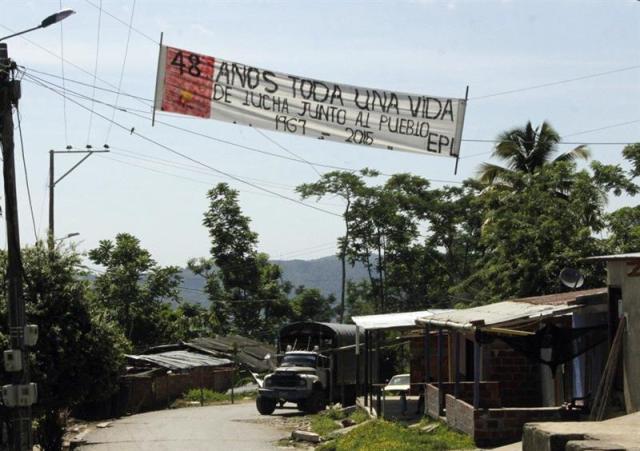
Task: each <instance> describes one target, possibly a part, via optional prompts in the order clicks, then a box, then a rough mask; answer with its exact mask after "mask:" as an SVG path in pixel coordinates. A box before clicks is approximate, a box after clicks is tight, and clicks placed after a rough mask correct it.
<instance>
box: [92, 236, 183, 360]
mask: <svg viewBox="0 0 640 451" xmlns="http://www.w3.org/2000/svg"><path fill="white" fill-rule="evenodd" d="M89 258H90V259H91V261H92V262H93V263H96V264H98V265H102V266H103V267H104V268H105V272H104V273H102V274H100V275H98V276H97V277H96V279H95V281H94V290H95V296H96V301H97V304H98V305H99V306H100V307H101V308H102V309H103V310H104V312H105V314H106V315H108V316H109V317H110V318H112V319H113V320H114V321H115V322H116V323H117V324H118V325H119V326H120V328H121V329H122V331H123V333H124V334H125V336H126V337H127V339H128V340H129V341H130V342H131V343H132V344H133V346H134V347H135V348H137V349H144V348H146V347H149V346H153V345H157V344H162V343H164V342H166V341H170V340H171V339H173V338H174V336H173V329H172V328H173V324H172V323H171V322H170V321H168V319H169V317H170V312H171V306H170V304H169V302H171V301H172V302H175V303H179V302H180V301H181V297H180V291H179V285H180V282H181V278H180V276H179V268H177V267H175V266H166V267H162V266H159V265H158V264H156V262H155V260H154V259H153V258H152V257H151V254H150V253H149V251H148V250H146V249H144V248H142V247H141V246H140V240H138V238H136V237H134V236H133V235H130V234H128V233H120V234H118V235H116V238H115V242H114V241H111V240H102V241H100V243H99V246H98V247H97V248H96V249H92V250H90V251H89Z"/></svg>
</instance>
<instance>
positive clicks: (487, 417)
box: [445, 395, 576, 446]
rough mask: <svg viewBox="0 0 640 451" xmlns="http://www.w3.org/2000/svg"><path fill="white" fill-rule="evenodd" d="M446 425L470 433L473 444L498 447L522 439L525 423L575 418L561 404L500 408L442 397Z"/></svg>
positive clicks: (451, 397) (449, 396)
mask: <svg viewBox="0 0 640 451" xmlns="http://www.w3.org/2000/svg"><path fill="white" fill-rule="evenodd" d="M445 402H446V408H447V424H448V425H449V426H450V427H452V428H454V429H456V430H458V431H460V432H463V433H465V434H468V435H470V436H471V437H472V438H473V440H474V441H475V443H476V445H477V446H499V445H504V444H507V443H512V442H517V441H519V440H521V438H522V430H523V426H524V425H525V423H529V422H537V421H568V420H572V419H576V418H573V417H572V415H573V414H572V412H568V411H566V410H565V409H563V408H562V407H538V408H523V407H504V408H491V409H477V410H474V409H473V406H472V405H471V404H469V403H467V402H465V401H464V400H461V399H456V398H454V397H453V396H451V395H446V396H445Z"/></svg>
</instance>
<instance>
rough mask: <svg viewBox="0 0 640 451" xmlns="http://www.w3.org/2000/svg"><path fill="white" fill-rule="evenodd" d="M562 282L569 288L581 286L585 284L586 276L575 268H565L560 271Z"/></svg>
mask: <svg viewBox="0 0 640 451" xmlns="http://www.w3.org/2000/svg"><path fill="white" fill-rule="evenodd" d="M560 282H562V284H563V285H564V286H566V287H569V288H573V289H575V288H580V287H581V286H582V285H584V276H583V275H582V274H581V273H580V271H578V270H577V269H574V268H564V269H563V270H562V271H560Z"/></svg>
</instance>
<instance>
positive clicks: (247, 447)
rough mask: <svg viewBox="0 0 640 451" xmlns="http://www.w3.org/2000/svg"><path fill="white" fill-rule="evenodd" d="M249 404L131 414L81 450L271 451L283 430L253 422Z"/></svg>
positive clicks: (100, 432)
mask: <svg viewBox="0 0 640 451" xmlns="http://www.w3.org/2000/svg"><path fill="white" fill-rule="evenodd" d="M259 416H260V415H259V414H258V412H256V408H255V404H254V403H242V404H235V405H220V406H208V407H189V408H183V409H172V410H161V411H157V412H148V413H142V414H139V415H132V416H130V417H125V418H122V419H120V420H116V421H114V422H113V423H112V424H111V426H110V427H108V428H104V429H96V430H94V431H92V432H90V433H89V434H87V435H86V437H85V439H86V440H87V445H84V446H82V447H81V448H80V449H81V450H83V451H106V450H113V451H115V450H118V451H133V450H136V451H137V450H158V451H174V450H175V451H177V450H180V451H182V450H189V451H200V450H202V451H204V450H207V451H209V450H225V451H226V450H229V451H231V450H233V451H267V450H269V451H273V450H275V449H277V447H276V445H275V442H276V441H277V440H278V439H280V438H283V437H284V436H286V434H287V433H286V432H285V431H283V430H278V429H276V428H275V427H273V426H271V425H268V424H264V421H263V422H261V423H259V422H257V421H256V420H258V418H259Z"/></svg>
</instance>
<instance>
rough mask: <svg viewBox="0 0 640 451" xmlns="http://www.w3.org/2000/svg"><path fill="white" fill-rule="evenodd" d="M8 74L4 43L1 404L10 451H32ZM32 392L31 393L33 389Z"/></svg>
mask: <svg viewBox="0 0 640 451" xmlns="http://www.w3.org/2000/svg"><path fill="white" fill-rule="evenodd" d="M11 72H12V69H11V61H10V60H9V55H8V50H7V44H5V43H0V134H1V135H2V158H3V165H2V172H3V176H4V196H5V211H4V215H5V218H6V221H7V257H8V258H7V259H8V262H7V287H8V303H7V307H8V313H9V345H10V349H9V350H7V351H5V352H4V361H5V368H6V369H7V371H9V374H11V382H12V384H10V385H5V386H3V387H2V396H3V401H4V403H5V405H7V406H9V407H12V409H11V412H10V418H9V424H8V427H9V446H10V449H11V450H16V451H23V450H30V449H31V448H32V443H31V440H32V438H31V403H32V402H33V399H32V397H31V396H27V398H29V399H28V400H25V401H19V400H18V398H19V397H20V393H21V392H22V391H23V390H24V391H25V393H27V392H29V391H30V390H31V388H29V387H33V386H31V385H30V384H29V358H28V355H27V348H26V346H25V325H26V323H25V306H24V296H23V290H22V280H23V274H22V261H21V256H20V231H19V227H18V202H17V196H16V174H15V161H14V152H13V150H14V147H13V145H14V144H13V106H14V105H17V104H18V100H19V99H20V82H19V81H18V80H15V79H14V78H13V76H12V73H11ZM8 362H9V363H8ZM33 390H34V391H35V387H33ZM12 401H13V402H12ZM12 404H13V405H12ZM23 404H24V405H23Z"/></svg>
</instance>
